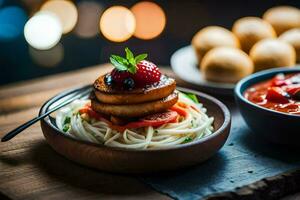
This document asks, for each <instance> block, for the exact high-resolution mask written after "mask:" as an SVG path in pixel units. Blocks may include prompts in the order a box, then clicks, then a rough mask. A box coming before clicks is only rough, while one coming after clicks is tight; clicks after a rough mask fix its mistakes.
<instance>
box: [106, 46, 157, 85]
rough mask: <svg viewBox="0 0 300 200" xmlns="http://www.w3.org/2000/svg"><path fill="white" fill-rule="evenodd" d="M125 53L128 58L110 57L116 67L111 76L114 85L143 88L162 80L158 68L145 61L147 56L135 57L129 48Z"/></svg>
mask: <svg viewBox="0 0 300 200" xmlns="http://www.w3.org/2000/svg"><path fill="white" fill-rule="evenodd" d="M125 52H126V58H123V57H121V56H117V55H111V57H110V62H111V63H112V64H113V66H114V67H115V69H113V70H112V72H111V74H110V75H111V78H112V81H113V82H114V83H116V84H117V85H118V86H122V87H123V88H126V89H132V88H133V87H135V86H139V87H143V86H145V85H148V84H153V83H156V82H158V81H159V80H160V76H161V73H160V71H159V69H158V67H157V66H156V65H155V64H153V63H151V62H149V61H146V60H144V59H145V58H146V57H147V54H140V55H138V56H136V57H134V56H133V53H132V52H131V51H130V50H129V49H128V48H125Z"/></svg>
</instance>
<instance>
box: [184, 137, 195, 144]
mask: <svg viewBox="0 0 300 200" xmlns="http://www.w3.org/2000/svg"><path fill="white" fill-rule="evenodd" d="M192 140H193V139H192V138H191V137H187V138H185V139H184V141H183V143H188V142H191V141H192Z"/></svg>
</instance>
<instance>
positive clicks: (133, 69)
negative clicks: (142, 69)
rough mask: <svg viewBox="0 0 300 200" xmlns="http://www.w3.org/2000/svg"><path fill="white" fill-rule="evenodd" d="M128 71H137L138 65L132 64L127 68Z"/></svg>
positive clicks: (133, 72)
mask: <svg viewBox="0 0 300 200" xmlns="http://www.w3.org/2000/svg"><path fill="white" fill-rule="evenodd" d="M127 71H129V72H130V73H131V74H135V73H136V66H135V65H130V67H128V68H127Z"/></svg>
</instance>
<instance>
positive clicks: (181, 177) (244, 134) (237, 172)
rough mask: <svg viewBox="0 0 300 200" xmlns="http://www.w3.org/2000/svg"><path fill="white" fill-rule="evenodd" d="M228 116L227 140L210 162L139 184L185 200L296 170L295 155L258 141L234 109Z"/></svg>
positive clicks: (299, 162)
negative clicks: (229, 119)
mask: <svg viewBox="0 0 300 200" xmlns="http://www.w3.org/2000/svg"><path fill="white" fill-rule="evenodd" d="M231 114H232V128H231V133H230V137H229V139H228V140H227V142H226V144H225V145H224V146H223V148H222V149H221V150H220V151H219V152H218V153H217V154H216V155H215V156H214V157H213V158H211V159H209V160H208V161H206V162H204V163H202V164H200V165H198V166H194V167H191V168H187V169H184V170H180V171H174V172H167V173H160V174H154V175H148V176H145V177H142V180H143V181H144V182H146V183H147V184H150V185H151V187H153V188H154V189H156V190H157V191H160V192H162V193H165V194H167V195H169V196H171V197H173V198H176V199H183V200H188V199H201V198H203V197H205V196H208V195H212V194H215V193H219V192H225V191H230V190H233V189H235V188H236V187H240V186H244V185H247V184H250V183H253V182H255V181H258V180H260V179H262V178H266V177H270V176H274V175H277V174H280V173H282V172H286V171H289V170H293V169H296V168H300V156H299V155H300V154H299V151H298V153H297V152H295V150H292V149H287V148H286V147H279V146H274V145H270V144H268V143H265V142H263V141H258V140H257V137H256V136H254V135H253V133H251V131H250V130H249V128H248V127H247V126H246V124H245V122H244V121H243V119H242V117H241V116H240V114H239V112H238V111H237V110H236V109H235V108H234V107H232V108H231ZM266 131H268V130H266ZM283 131H284V130H283Z"/></svg>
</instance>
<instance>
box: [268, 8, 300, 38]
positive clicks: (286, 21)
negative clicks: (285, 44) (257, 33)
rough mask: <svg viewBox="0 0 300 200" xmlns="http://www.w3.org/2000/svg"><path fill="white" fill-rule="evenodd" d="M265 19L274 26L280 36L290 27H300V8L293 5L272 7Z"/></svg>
mask: <svg viewBox="0 0 300 200" xmlns="http://www.w3.org/2000/svg"><path fill="white" fill-rule="evenodd" d="M263 19H264V20H266V21H267V22H269V23H270V24H271V25H272V26H273V28H274V29H275V31H276V33H277V35H278V36H279V35H280V34H282V33H283V32H285V31H287V30H289V29H292V28H300V10H299V9H298V8H295V7H292V6H277V7H273V8H270V9H269V10H267V11H266V12H265V14H264V15H263Z"/></svg>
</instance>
